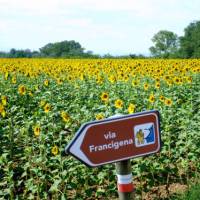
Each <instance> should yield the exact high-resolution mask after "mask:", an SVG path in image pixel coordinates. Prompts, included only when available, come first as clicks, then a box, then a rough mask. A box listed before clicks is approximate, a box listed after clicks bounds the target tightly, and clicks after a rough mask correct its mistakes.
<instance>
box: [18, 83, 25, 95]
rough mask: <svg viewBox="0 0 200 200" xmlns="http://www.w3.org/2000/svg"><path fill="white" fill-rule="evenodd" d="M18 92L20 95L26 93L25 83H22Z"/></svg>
mask: <svg viewBox="0 0 200 200" xmlns="http://www.w3.org/2000/svg"><path fill="white" fill-rule="evenodd" d="M18 92H19V94H20V95H25V94H26V87H25V86H24V85H20V86H19V87H18Z"/></svg>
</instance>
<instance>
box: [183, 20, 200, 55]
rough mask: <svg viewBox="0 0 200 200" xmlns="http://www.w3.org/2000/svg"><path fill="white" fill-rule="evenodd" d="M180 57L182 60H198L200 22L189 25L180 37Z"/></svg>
mask: <svg viewBox="0 0 200 200" xmlns="http://www.w3.org/2000/svg"><path fill="white" fill-rule="evenodd" d="M180 55H181V57H183V58H200V21H195V22H192V23H190V24H189V25H188V26H187V27H186V28H185V29H184V36H182V37H180Z"/></svg>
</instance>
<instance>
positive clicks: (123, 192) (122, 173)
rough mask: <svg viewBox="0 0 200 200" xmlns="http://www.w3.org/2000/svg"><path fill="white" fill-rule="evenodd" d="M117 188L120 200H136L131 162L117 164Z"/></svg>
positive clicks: (125, 161)
mask: <svg viewBox="0 0 200 200" xmlns="http://www.w3.org/2000/svg"><path fill="white" fill-rule="evenodd" d="M116 171H117V187H118V194H119V199H120V200H133V199H134V186H133V183H132V173H131V163H130V160H124V161H120V162H118V163H116Z"/></svg>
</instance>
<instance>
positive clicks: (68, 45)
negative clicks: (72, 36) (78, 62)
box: [40, 40, 84, 58]
mask: <svg viewBox="0 0 200 200" xmlns="http://www.w3.org/2000/svg"><path fill="white" fill-rule="evenodd" d="M83 50H84V48H82V47H81V45H80V44H79V43H78V42H75V41H74V40H71V41H67V40H66V41H62V42H56V43H49V44H47V45H45V46H44V47H42V48H40V52H41V54H42V56H46V57H56V58H57V57H74V56H80V55H81V54H83Z"/></svg>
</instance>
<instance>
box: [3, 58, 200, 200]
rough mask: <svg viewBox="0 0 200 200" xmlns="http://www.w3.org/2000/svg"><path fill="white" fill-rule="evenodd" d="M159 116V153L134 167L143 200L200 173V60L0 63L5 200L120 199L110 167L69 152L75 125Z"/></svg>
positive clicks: (163, 193) (165, 192) (173, 189)
mask: <svg viewBox="0 0 200 200" xmlns="http://www.w3.org/2000/svg"><path fill="white" fill-rule="evenodd" d="M153 109H156V110H159V112H160V115H161V140H162V149H161V152H160V153H157V154H154V155H151V156H146V157H142V158H137V159H132V160H131V164H132V174H133V182H134V184H135V186H136V196H137V198H138V199H154V198H155V199H156V198H157V199H166V198H169V196H171V195H173V194H175V193H176V192H177V191H178V189H179V188H184V187H187V185H188V183H189V182H191V181H195V180H196V179H197V178H198V176H199V173H200V60H197V59H191V60H186V59H185V60H181V59H180V60H161V59H160V60H159V59H138V60H136V59H130V60H129V59H124V60H123V59H94V60H93V59H80V60H79V59H65V60H62V59H0V199H11V200H13V199H60V200H65V199H80V200H81V199H103V200H106V199H116V198H117V196H118V195H117V188H116V185H117V184H116V171H115V165H114V164H108V165H105V166H102V167H98V168H88V167H86V166H85V165H83V164H82V163H81V162H80V161H78V160H76V159H75V158H73V157H71V156H67V155H65V153H64V148H65V146H66V145H67V144H68V142H69V141H70V140H71V139H72V137H73V136H74V134H75V133H76V131H77V130H78V129H79V127H80V126H81V125H82V124H83V123H85V122H88V121H93V120H101V119H104V118H107V117H110V116H112V115H114V114H117V113H120V114H131V113H136V112H141V111H146V110H153Z"/></svg>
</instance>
